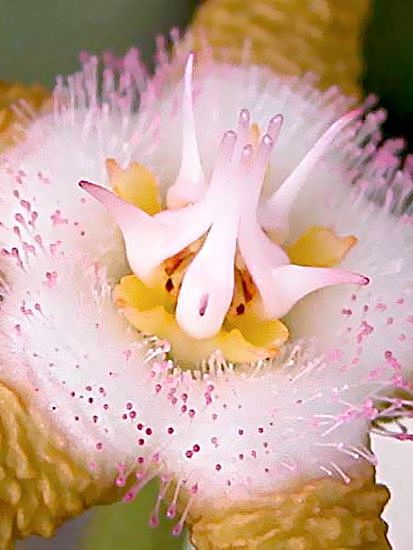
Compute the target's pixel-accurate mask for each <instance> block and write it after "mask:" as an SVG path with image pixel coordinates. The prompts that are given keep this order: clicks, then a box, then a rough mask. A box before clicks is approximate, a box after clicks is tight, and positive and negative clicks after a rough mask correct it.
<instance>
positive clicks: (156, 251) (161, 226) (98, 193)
mask: <svg viewBox="0 0 413 550" xmlns="http://www.w3.org/2000/svg"><path fill="white" fill-rule="evenodd" d="M79 186H80V187H81V188H82V189H84V190H85V191H87V192H88V193H89V194H90V195H92V196H93V197H94V198H95V199H97V200H98V201H99V202H100V203H102V204H103V206H105V207H106V208H107V210H108V211H109V213H110V214H111V215H112V217H113V218H114V220H115V221H116V223H117V224H118V226H119V228H120V230H121V232H122V235H123V238H124V241H125V247H126V254H127V257H128V261H129V265H130V267H131V269H132V271H133V272H134V273H135V274H136V275H137V276H138V277H140V278H141V279H142V280H144V281H149V280H150V278H151V276H152V275H153V273H154V271H155V270H156V268H157V267H158V266H160V265H161V264H162V262H163V261H164V260H166V259H167V258H170V257H171V256H173V255H174V254H177V253H178V252H179V251H180V250H182V249H183V248H185V247H186V246H188V245H189V244H191V243H192V242H194V241H195V240H196V239H198V238H199V237H200V236H201V235H202V234H203V233H204V232H205V231H206V230H207V229H208V227H209V225H210V215H209V212H208V211H206V210H202V209H201V208H197V206H198V205H194V206H193V207H188V208H184V209H182V210H180V211H179V212H170V213H169V214H170V218H169V219H168V220H166V219H165V218H162V217H160V218H158V216H153V217H152V216H150V215H149V214H146V212H144V211H143V210H141V209H140V208H138V207H136V206H134V205H133V204H131V203H129V202H127V201H125V200H123V199H121V198H120V197H118V196H117V195H115V194H114V193H112V192H111V191H109V190H108V189H105V188H104V187H101V186H99V185H95V184H94V183H90V182H87V181H81V182H80V183H79Z"/></svg>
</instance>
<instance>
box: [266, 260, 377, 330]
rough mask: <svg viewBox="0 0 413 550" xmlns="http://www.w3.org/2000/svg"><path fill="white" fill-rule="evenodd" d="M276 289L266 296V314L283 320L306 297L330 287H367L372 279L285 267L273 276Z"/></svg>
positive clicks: (329, 270)
mask: <svg viewBox="0 0 413 550" xmlns="http://www.w3.org/2000/svg"><path fill="white" fill-rule="evenodd" d="M271 278H272V290H271V291H269V289H268V288H267V289H266V290H267V292H266V295H265V296H264V295H262V296H261V297H262V301H263V308H264V312H265V315H266V316H268V317H269V318H276V319H279V318H281V317H283V316H284V315H286V314H287V313H288V312H289V311H290V310H291V309H292V308H293V307H294V305H295V304H296V303H297V302H298V301H300V300H301V299H302V298H304V297H305V296H307V295H308V294H310V293H311V292H314V291H316V290H321V289H323V288H326V287H329V286H336V285H343V284H352V285H359V286H366V285H368V284H369V282H370V280H369V279H368V277H365V276H364V275H359V274H358V273H352V272H350V271H346V270H343V269H334V268H323V267H304V266H298V265H292V264H290V265H284V266H281V267H278V268H276V269H274V270H273V271H272V273H271Z"/></svg>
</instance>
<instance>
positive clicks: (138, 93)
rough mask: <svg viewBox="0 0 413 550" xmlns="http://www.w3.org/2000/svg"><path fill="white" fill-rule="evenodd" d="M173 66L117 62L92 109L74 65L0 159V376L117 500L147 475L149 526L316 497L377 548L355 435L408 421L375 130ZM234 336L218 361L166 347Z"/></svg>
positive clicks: (207, 67)
mask: <svg viewBox="0 0 413 550" xmlns="http://www.w3.org/2000/svg"><path fill="white" fill-rule="evenodd" d="M183 62H185V63H186V73H185V76H184V78H183V79H180V80H178V82H177V81H176V80H175V77H176V75H177V74H179V72H180V71H182V65H183ZM192 63H193V58H192V56H189V61H188V60H187V55H186V54H185V55H179V53H178V55H177V57H176V60H175V61H174V62H172V63H167V62H166V61H165V62H164V64H161V65H160V67H159V68H158V71H157V72H156V74H155V76H154V77H153V78H152V79H149V80H148V79H147V78H146V77H145V76H144V70H143V68H142V65H141V64H140V62H139V60H138V58H137V54H136V51H135V50H132V51H131V52H129V54H128V55H127V56H126V57H125V59H123V60H121V61H117V60H114V59H109V60H107V64H106V65H105V67H104V71H103V84H102V88H101V89H100V88H98V78H97V60H96V59H95V58H93V57H92V58H89V59H87V60H85V63H84V66H83V69H82V71H81V72H80V73H78V74H76V75H73V76H72V77H70V78H69V80H68V82H67V83H66V84H65V83H64V82H63V80H59V82H58V84H57V87H56V90H55V94H54V110H53V112H52V113H51V114H49V115H45V116H42V117H41V118H39V119H37V120H36V121H35V122H34V123H33V125H32V126H31V127H30V128H29V129H28V130H27V134H26V140H25V141H24V142H23V143H21V144H20V145H19V146H17V147H15V148H14V149H11V150H9V151H8V152H7V155H4V157H3V159H2V166H1V172H2V179H1V181H2V186H3V188H2V197H3V198H2V202H1V203H0V208H1V220H2V225H1V226H0V234H1V240H2V245H1V246H2V248H1V254H2V263H1V269H2V273H3V278H2V288H3V289H2V294H3V301H2V304H1V308H2V332H1V348H0V349H1V359H2V362H1V363H2V367H1V369H2V370H1V376H2V379H3V380H5V381H6V382H7V383H9V384H10V385H13V384H14V383H15V381H16V380H18V381H19V385H20V386H21V387H22V388H23V390H22V391H23V392H24V395H25V398H26V399H27V400H28V402H29V403H30V404H31V405H32V406H35V407H36V408H38V409H40V410H41V411H42V412H43V414H44V415H45V416H47V418H48V421H49V422H51V423H52V424H53V425H54V427H55V428H54V429H55V430H56V432H57V433H60V434H62V435H63V437H64V438H65V439H66V440H67V446H68V449H69V452H70V455H71V456H73V457H75V458H76V460H78V461H79V462H80V463H81V464H83V465H87V466H88V467H89V468H91V469H92V471H93V472H94V475H97V476H102V479H105V480H107V479H108V478H111V477H112V478H113V480H114V483H115V485H117V486H118V487H123V486H124V487H125V495H124V498H125V500H130V499H132V498H134V497H135V496H136V495H137V493H138V492H139V490H140V489H141V487H142V486H143V485H144V484H145V483H147V482H148V480H150V479H152V478H154V477H159V478H160V480H161V489H160V496H159V501H158V503H157V505H156V509H155V513H154V516H153V518H152V523H153V524H156V522H157V514H158V512H159V505H160V502H161V500H166V501H167V502H168V510H167V514H168V516H169V517H174V516H175V515H176V514H177V510H179V512H180V517H179V520H178V522H177V524H176V525H175V527H174V529H173V531H174V533H175V534H178V533H179V532H180V531H181V530H182V528H183V526H184V524H185V522H186V521H187V519H188V520H189V521H190V522H191V523H192V524H194V533H195V535H194V536H195V537H198V538H197V539H196V540H197V544H198V545H199V547H202V546H201V545H202V544H203V542H202V540H203V539H202V537H203V536H208V537H209V536H210V531H214V529H215V528H214V525H215V524H216V522H217V521H218V520H217V518H218V517H222V518H226V517H227V516H229V520H228V523H227V525H231V521H232V520H233V518H234V517H235V516H236V515H237V514H240V513H241V512H242V510H244V512H245V511H248V514H250V513H251V514H252V517H254V511H255V510H258V509H260V510H261V511H263V513H264V516H265V514H267V515H268V510H270V511H271V510H273V509H272V508H271V506H276V504H274V502H275V501H274V499H273V496H272V495H274V493H277V494H283V495H285V498H286V499H287V500H288V502H290V500H289V499H290V498H291V499H292V500H291V502H294V498H301V497H300V495H301V496H302V495H304V494H305V495H307V496H306V497H305V499H304V500H305V501H306V502H307V498H308V499H310V501H311V499H312V498H313V497H314V495H315V494H316V495H317V498H321V500H320V502H322V504H321V505H320V506H321V509H324V507H326V506H327V507H328V506H329V502H330V501H331V499H330V496H329V495H334V494H335V493H337V494H338V493H340V495H341V496H340V499H342V500H340V506H341V507H342V509H343V510H347V511H348V510H351V512H352V513H353V514H354V517H353V519H352V521H353V520H354V525H353V523H352V524H351V525H352V526H353V527H354V529H356V527H357V525H358V526H359V527H360V525H361V526H363V528H362V529H361V527H360V529H359V530H360V533H361V534H360V536H359V539H360V541H361V542H360V544H364V543H365V542H366V541H368V540H370V541H375V542H376V543H377V547H383V548H384V547H386V546H385V544H386V543H385V530H384V527H383V525H382V523H381V521H380V520H379V518H378V515H379V513H380V510H381V508H382V506H383V504H384V501H385V499H386V496H385V495H383V491H382V490H381V489H380V488H377V487H374V485H373V479H372V474H371V468H369V467H368V465H369V464H370V465H371V464H374V457H373V456H372V454H371V452H370V450H369V446H368V434H369V431H370V430H371V428H372V426H374V427H375V428H376V429H377V430H382V431H384V432H385V431H388V430H387V429H386V427H385V425H384V424H383V422H382V421H383V420H385V419H386V418H392V417H394V416H396V415H400V414H401V412H403V411H406V409H407V408H408V407H409V406H411V400H410V399H409V392H410V391H411V387H410V384H409V382H408V379H407V375H408V374H409V368H410V367H411V337H412V335H411V326H412V314H411V306H412V296H411V273H412V260H411V258H412V255H411V248H412V244H413V243H412V238H411V220H410V217H409V210H408V208H409V207H408V205H409V202H408V196H409V193H410V192H411V189H412V183H411V175H410V161H409V160H407V161H406V163H405V164H404V165H402V164H401V161H400V159H399V156H398V155H399V150H400V143H399V142H398V141H395V140H393V141H389V142H385V143H383V144H381V145H380V146H378V144H379V143H380V139H381V137H380V131H379V125H380V123H381V121H382V119H383V114H382V113H381V112H380V111H376V112H375V111H372V112H369V108H370V107H369V106H368V105H366V106H364V107H363V108H362V109H361V110H356V111H354V110H351V109H352V107H353V106H352V100H350V99H348V98H346V97H344V96H342V95H341V94H340V93H339V92H338V91H337V90H336V89H330V90H328V91H326V92H319V91H318V90H317V89H316V88H315V87H314V85H313V83H312V81H311V79H310V78H308V77H304V78H295V79H286V78H283V77H277V76H275V75H274V74H272V73H271V72H270V71H268V70H266V69H263V68H258V67H246V66H242V65H241V66H232V65H225V64H218V63H215V62H214V61H213V60H212V59H210V60H206V61H205V60H204V61H203V63H201V64H200V65H199V67H196V70H195V75H194V77H192ZM138 105H139V108H137V106H138ZM268 121H270V122H269V123H268ZM268 124H269V125H268ZM234 127H235V133H234V131H233V130H231V128H234ZM265 132H266V134H265ZM110 159H115V162H114V161H113V160H110ZM79 181H80V182H83V183H81V187H79V186H78V182H79ZM91 182H92V183H91ZM95 182H98V183H99V185H96V183H95ZM137 182H142V186H138V185H137ZM262 183H264V185H263V190H262V193H261V194H260V192H261V185H262ZM111 186H113V188H112V189H111ZM82 188H83V189H82ZM85 191H87V192H88V193H87V192H85ZM91 195H92V196H91ZM96 198H97V199H98V201H97V200H96ZM99 201H100V202H101V203H103V205H104V206H102V204H99ZM165 206H166V207H167V208H166V209H165ZM160 208H162V209H163V210H162V211H159V210H160ZM118 226H119V227H120V229H121V232H122V234H123V237H124V242H125V246H124V245H123V240H122V236H121V234H120V232H119V230H118ZM143 236H144V237H145V238H144V239H143V238H142V237H143ZM177 255H180V256H179V260H181V264H183V265H182V266H181V267H182V269H181V270H179V266H178V267H177V268H176V269H178V273H177V274H176V275H177V277H178V278H177V285H176V286H177V288H176V289H175V290H176V292H175V293H174V294H171V292H169V291H168V288H166V287H165V284H167V286H168V287H169V286H170V283H168V279H166V282H165V274H166V275H168V269H169V270H171V269H172V268H171V262H172V264H173V265H175V264H176V261H175V260H176V258H177ZM176 269H174V270H172V272H171V274H172V275H173V274H174V273H176ZM131 271H132V272H133V274H131ZM234 272H235V275H234ZM237 280H238V281H241V282H239V283H237V282H236V281H237ZM243 282H244V287H245V282H247V283H251V284H250V286H249V290H250V291H251V292H247V291H246V290H245V289H244V290H243V293H242V292H241V290H242V289H243ZM172 283H173V284H174V281H173V280H172ZM338 283H339V284H338ZM367 283H369V284H367ZM237 285H238V286H237ZM247 286H248V285H247ZM326 287H330V288H326ZM174 288H175V285H174ZM240 289H241V290H240ZM247 290H248V289H247ZM315 290H318V292H313V291H315ZM239 297H241V298H243V299H244V300H245V304H244V302H242V305H244V307H245V310H244V311H242V312H241V313H238V316H239V317H242V315H244V314H245V315H246V316H247V322H246V323H245V326H240V325H231V323H236V319H235V320H234V318H236V314H234V313H233V306H235V310H236V307H237V305H238V302H234V300H237V299H238V298H239ZM247 298H250V299H248V300H247ZM275 298H276V299H275ZM122 310H124V311H123V313H124V314H123V313H122ZM168 316H169V317H168ZM280 318H282V319H281V320H280ZM129 321H131V322H132V324H134V325H136V326H137V327H138V328H139V330H136V329H135V328H133V327H132V325H131V323H130V322H129ZM172 322H174V323H175V325H173V327H174V330H175V332H172V329H171V327H172V324H171V323H172ZM145 323H146V324H145ZM265 323H267V324H265ZM268 323H270V328H271V330H268V331H269V334H270V336H271V338H269V339H267V338H266V337H265V338H264V337H262V338H261V341H260V345H257V339H259V336H260V331H262V329H263V327H267V328H268V326H269V325H268ZM148 327H151V328H148ZM234 327H235V329H236V330H238V331H239V332H238V333H236V336H237V337H238V340H236V341H235V342H230V344H229V351H228V350H227V351H226V350H225V349H224V350H222V349H218V350H216V349H212V352H211V349H210V348H208V346H207V348H205V349H207V351H205V353H204V350H203V349H202V346H200V347H201V351H200V350H199V349H197V350H195V353H194V356H192V355H191V349H190V350H188V349H187V350H185V349H184V348H185V347H186V346H187V344H186V342H187V340H186V341H185V342H184V344H183V345H181V344H182V341H181V340H180V339H181V338H188V337H189V338H190V339H192V341H193V340H195V341H198V342H203V341H205V340H208V339H214V338H217V340H216V341H214V345H215V344H217V345H218V346H220V345H221V343H222V342H224V341H225V338H228V337H229V336H231V334H232V332H231V331H233V330H234ZM284 327H286V328H284ZM287 329H288V334H287ZM164 331H165V332H164ZM254 331H255V332H256V336H255V337H256V340H254V336H253V333H254ZM171 334H172V337H171V339H170V341H169V338H168V339H167V340H165V337H166V336H168V335H171ZM165 335H166V336H165ZM240 335H241V336H240ZM232 336H234V334H232ZM179 345H181V348H183V349H184V351H179V352H178V353H177V356H176V357H175V348H176V349H179ZM191 345H192V343H191ZM174 346H175V348H174ZM251 346H252V347H253V348H254V350H253V351H254V352H257V353H258V356H257V358H254V360H251V359H250V358H249V357H248V360H247V361H246V360H245V358H244V357H241V358H240V359H239V360H234V358H233V357H230V355H231V354H234V353H235V351H237V348H239V349H240V350H241V351H242V353H246V352H251ZM257 348H258V349H257ZM184 352H185V353H184ZM181 353H182V354H184V355H185V356H184V357H183V358H182V357H180V354H181ZM229 357H230V359H232V360H229ZM200 358H201V359H202V360H201V361H200V360H199V359H200ZM188 366H189V367H190V368H188ZM395 390H398V391H399V393H398V394H397V395H396V394H395ZM396 436H397V437H400V438H408V435H407V434H405V433H404V432H403V431H402V432H400V433H399V434H396ZM132 478H134V480H132ZM334 479H336V481H334ZM352 480H353V481H352ZM343 482H344V485H343ZM300 484H301V485H300ZM325 484H327V485H328V489H326V485H325ZM300 487H301V489H300ZM303 487H304V489H303ZM338 487H340V488H341V489H343V487H347V488H346V489H343V491H344V492H340V491H341V489H338ZM294 491H296V492H294ZM353 491H355V492H353ZM294 494H296V495H298V497H294V496H292V495H294ZM308 495H309V496H308ZM320 495H324V497H321V496H320ZM325 495H327V497H326V498H325ZM354 495H358V496H357V499H358V501H359V502H363V503H364V504H361V505H360V508H359V509H358V510H356V509H354V498H355V496H354ZM365 495H369V498H367V499H364V496H365ZM303 498H304V497H303ZM269 502H272V504H268V503H269ZM277 502H278V501H277ZM352 503H353V504H352ZM268 506H269V508H268ZM363 506H366V508H364V507H363ZM288 507H289V508H291V506H290V504H289V505H288ZM280 509H282V506H281V508H280ZM343 514H344V512H343ZM241 515H242V513H241ZM269 515H270V516H271V515H272V517H274V514H272V513H270V514H269ZM211 516H212V517H213V519H212V520H211ZM244 517H245V514H244ZM260 517H261V519H262V516H260ZM265 517H267V516H265ZM346 517H347V516H346ZM200 518H201V519H200ZM205 518H207V520H206V523H205V522H204V523H203V519H205ZM318 519H319V518H318ZM336 520H337V522H336V523H338V526H337V525H336V527H337V535H334V537H335V538H334V537H333V535H331V536H332V537H333V539H332V540H334V541H335V542H337V541H339V543H340V545H342V546H345V545H346V544H347V543H348V540H349V538H348V537H351V536H352V535H351V534H349V529H348V528H347V527H345V522H344V523H341V516H340V517H337V518H336ZM297 522H298V525H302V517H301V516H300V517H299V518H298V519H297ZM263 523H264V526H265V528H263V529H264V532H265V536H270V537H272V538H271V539H270V540H272V541H273V542H272V543H273V544H275V542H274V541H275V540H278V539H277V537H278V536H282V537H284V534H281V535H280V534H279V533H278V531H277V533H278V534H277V533H275V532H274V533H273V532H271V534H270V535H268V533H269V532H270V531H271V529H270V527H268V521H267V520H265V521H264V522H263ZM257 524H259V525H260V526H261V525H262V521H261V520H260V521H259V522H257ZM316 524H317V526H316V527H314V533H315V532H317V533H318V535H317V536H320V537H321V536H326V535H325V533H326V531H328V529H329V528H328V526H326V525H325V524H321V523H320V522H319V521H318V520H317V521H316ZM211 525H212V527H211ZM234 525H235V527H231V528H228V532H229V533H230V535H231V536H234V532H235V530H236V526H237V525H239V521H238V520H237V521H235V523H234ZM297 529H298V532H299V533H300V532H301V531H300V529H301V528H298V527H297ZM215 531H216V529H215ZM281 531H282V530H281ZM330 531H331V529H330ZM350 531H351V529H350ZM206 532H207V533H209V534H208V535H205V533H206ZM200 533H201V534H200ZM202 533H203V534H202ZM314 533H312V534H311V537H315V536H316V535H315V534H314ZM260 536H261V534H260ZM288 536H289V535H288ZM300 536H301V535H300ZM302 536H305V535H304V534H303V535H302ZM309 536H310V535H309ZM245 537H246V540H247V542H246V543H245V544H247V546H246V547H248V537H252V538H253V537H254V534H251V533H250V532H248V533H247V534H246V535H245ZM274 537H275V538H274ZM317 540H321V539H317ZM244 542H245V541H244ZM220 544H221V543H220ZM222 544H223V547H224V546H225V544H227V542H225V541H224V542H222ZM337 544H338V542H337ZM380 545H381V546H380ZM244 546H245V545H244ZM206 547H208V546H206ZM217 547H218V546H217Z"/></svg>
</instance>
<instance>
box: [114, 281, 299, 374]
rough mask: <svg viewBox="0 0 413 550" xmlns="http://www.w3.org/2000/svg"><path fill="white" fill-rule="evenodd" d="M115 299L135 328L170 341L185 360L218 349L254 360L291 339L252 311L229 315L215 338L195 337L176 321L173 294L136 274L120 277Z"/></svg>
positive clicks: (277, 324)
mask: <svg viewBox="0 0 413 550" xmlns="http://www.w3.org/2000/svg"><path fill="white" fill-rule="evenodd" d="M114 300H115V303H116V305H117V306H118V307H119V308H120V309H121V310H122V311H123V313H124V314H125V316H126V318H127V319H128V320H129V322H130V323H131V324H132V325H133V326H134V327H136V328H137V329H139V330H140V331H142V332H144V333H148V334H155V335H156V336H157V337H158V338H162V339H165V340H167V341H168V342H169V343H170V345H171V353H172V355H173V357H174V359H176V360H178V361H180V362H183V363H189V364H193V363H199V362H202V361H203V360H204V359H206V358H207V357H208V356H210V355H211V354H212V353H213V352H215V351H216V350H219V351H220V352H221V354H222V355H223V356H224V357H225V358H226V359H227V361H230V362H234V363H243V362H254V361H257V360H258V359H265V358H268V357H269V356H272V355H274V354H275V353H277V352H278V350H279V347H280V346H281V345H282V344H283V343H284V342H285V341H286V340H287V338H288V330H287V328H286V327H285V325H283V323H281V321H278V320H275V321H260V320H259V319H258V318H257V317H256V316H255V315H254V314H253V313H252V312H250V313H248V314H246V317H245V319H244V320H241V319H240V317H242V316H239V317H235V316H234V317H231V318H228V319H227V320H226V322H225V323H224V326H223V328H222V329H221V330H220V332H219V333H218V334H217V335H216V336H214V337H213V338H205V339H203V340H197V339H195V338H192V337H191V336H189V335H187V334H186V333H185V332H183V331H182V329H181V328H180V327H179V325H178V323H177V321H176V318H175V314H174V310H175V300H174V299H173V297H171V295H170V294H169V293H168V292H167V291H166V290H164V289H163V288H162V287H155V288H149V287H147V286H146V285H145V284H144V283H143V282H142V281H141V280H139V279H138V277H136V276H135V275H128V276H126V277H123V278H122V279H121V281H120V283H119V284H118V285H117V287H116V288H115V292H114Z"/></svg>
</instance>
